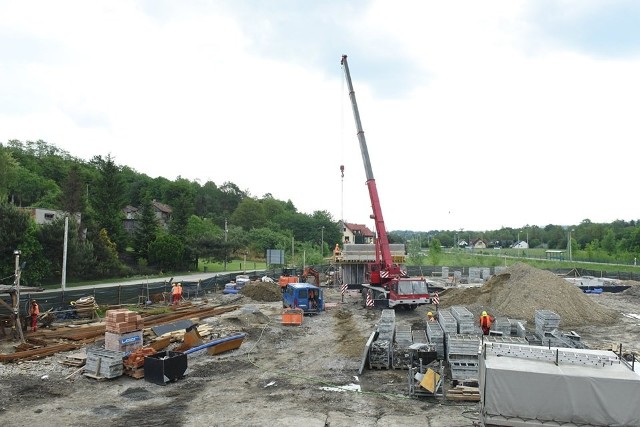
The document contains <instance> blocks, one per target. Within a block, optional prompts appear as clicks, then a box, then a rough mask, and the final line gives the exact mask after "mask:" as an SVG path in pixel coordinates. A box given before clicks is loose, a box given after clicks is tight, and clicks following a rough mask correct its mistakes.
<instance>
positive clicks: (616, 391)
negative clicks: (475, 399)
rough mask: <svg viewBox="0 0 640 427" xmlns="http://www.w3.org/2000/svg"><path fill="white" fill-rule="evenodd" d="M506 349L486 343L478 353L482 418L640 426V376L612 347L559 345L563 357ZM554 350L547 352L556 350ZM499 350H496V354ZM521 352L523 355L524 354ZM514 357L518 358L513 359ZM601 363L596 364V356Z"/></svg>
mask: <svg viewBox="0 0 640 427" xmlns="http://www.w3.org/2000/svg"><path fill="white" fill-rule="evenodd" d="M509 347H510V348H511V349H512V350H513V351H512V352H511V353H510V355H509V356H505V355H501V356H498V355H497V354H504V351H501V352H498V351H495V350H492V347H491V345H488V346H487V348H486V351H485V352H483V354H482V355H481V356H480V378H479V386H480V398H481V418H482V419H483V421H484V423H485V424H492V425H501V426H529V425H541V422H544V421H555V422H557V423H560V424H561V425H563V424H562V423H572V424H576V425H594V426H640V405H639V404H638V399H639V397H640V375H639V374H638V373H637V372H633V371H632V370H631V369H629V367H628V366H625V365H624V364H623V363H622V362H620V361H617V357H616V354H615V353H613V352H611V351H600V350H580V349H559V351H560V352H562V353H561V354H562V355H563V357H561V358H560V361H559V363H558V365H556V364H555V361H554V360H540V359H542V358H540V357H536V354H535V353H534V354H533V355H529V356H526V354H527V347H528V348H531V346H518V345H510V346H509ZM555 350H556V349H555V348H552V349H551V350H549V351H550V352H553V351H555ZM496 353H497V354H496ZM523 355H524V356H523ZM511 356H516V357H511ZM598 357H599V358H600V359H601V360H603V361H606V360H609V361H611V360H615V362H613V363H612V362H609V363H606V362H603V363H599V364H596V363H594V362H593V360H594V359H596V358H598Z"/></svg>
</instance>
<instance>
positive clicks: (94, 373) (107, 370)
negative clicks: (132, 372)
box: [83, 347, 124, 380]
mask: <svg viewBox="0 0 640 427" xmlns="http://www.w3.org/2000/svg"><path fill="white" fill-rule="evenodd" d="M123 368H124V365H123V364H122V353H121V352H119V351H111V350H105V349H102V348H96V347H90V348H87V359H86V363H85V365H84V372H83V373H84V375H85V376H87V377H90V378H95V379H99V380H100V379H108V378H116V377H119V376H121V375H122V371H123Z"/></svg>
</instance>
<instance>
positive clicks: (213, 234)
mask: <svg viewBox="0 0 640 427" xmlns="http://www.w3.org/2000/svg"><path fill="white" fill-rule="evenodd" d="M186 241H187V246H188V247H189V248H190V249H191V251H192V254H193V256H194V257H195V260H196V261H197V260H199V259H200V258H206V259H212V258H215V254H216V252H219V251H220V246H221V245H222V244H223V243H224V232H223V231H222V229H221V228H220V227H218V226H217V225H216V224H215V223H214V222H213V221H212V220H209V219H202V218H199V217H197V216H196V215H192V216H191V218H189V223H188V224H187V239H186Z"/></svg>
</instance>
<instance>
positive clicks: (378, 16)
mask: <svg viewBox="0 0 640 427" xmlns="http://www.w3.org/2000/svg"><path fill="white" fill-rule="evenodd" d="M639 23H640V2H637V1H633V0H628V1H623V0H602V1H600V0H598V1H592V0H567V1H562V0H554V1H551V0H535V1H517V0H505V1H487V2H481V1H477V0H472V1H427V0H421V1H402V0H393V1H391V0H388V1H387V0H379V1H374V0H372V1H369V0H361V1H345V0H335V1H334V0H327V1H303V0H298V1H294V0H281V1H275V0H274V1H257V0H256V1H248V0H247V1H243V0H228V1H224V0H219V1H205V0H200V1H196V0H181V1H168V0H165V1H162V0H149V1H120V0H109V1H84V0H80V1H65V0H58V1H50V0H44V1H29V0H20V1H18V0H16V1H5V0H0V142H2V143H3V144H4V143H6V142H7V141H8V140H10V139H18V140H20V141H27V140H33V141H35V140H38V139H42V140H44V141H46V142H48V143H50V144H53V145H56V146H57V147H59V148H61V149H63V150H65V151H67V152H69V153H70V154H71V155H72V156H75V157H79V158H81V159H85V160H89V159H90V158H91V157H93V156H95V155H101V156H103V157H104V156H106V155H109V154H110V155H111V156H112V157H113V158H114V160H115V162H116V163H117V164H119V165H127V166H129V167H131V168H133V169H135V170H136V171H138V172H140V173H144V174H147V175H149V176H151V177H158V176H164V177H166V178H168V179H171V180H174V179H176V178H177V177H178V176H180V177H183V178H186V179H189V180H192V181H193V180H197V181H199V182H200V183H201V184H204V183H205V182H207V181H213V182H215V183H216V184H217V185H219V186H220V185H222V184H223V183H224V182H227V181H230V182H233V183H235V184H236V185H238V187H240V189H242V190H247V191H248V192H249V193H250V194H251V195H252V196H254V197H258V198H259V197H262V196H263V195H264V194H266V193H271V194H272V195H273V197H275V198H277V199H280V200H291V201H292V202H293V203H294V204H295V206H296V207H297V208H298V210H299V211H300V212H305V213H312V212H313V211H315V210H326V211H328V212H330V213H331V214H332V215H333V218H334V219H335V220H339V219H344V220H345V221H347V222H354V223H360V224H366V225H368V226H369V227H370V228H372V229H374V224H373V221H372V220H370V219H369V215H370V213H371V204H370V201H369V194H368V191H367V187H366V185H365V181H366V177H365V172H364V166H363V161H362V156H361V153H360V147H359V144H358V139H357V136H356V129H355V123H354V119H353V115H352V112H351V104H350V102H349V98H348V93H347V88H346V84H345V79H344V74H343V70H342V68H341V66H340V58H341V56H342V54H347V55H348V61H349V68H350V71H351V77H352V80H353V84H354V89H355V94H356V98H357V102H358V107H359V110H360V115H361V119H362V125H363V128H364V131H365V136H366V141H367V145H368V149H369V156H370V159H371V164H372V168H373V174H374V177H375V180H376V184H377V187H378V192H379V195H380V200H381V204H382V211H383V214H384V218H385V222H386V225H387V229H388V230H401V229H407V230H415V231H428V230H442V229H448V230H453V229H456V230H459V229H464V230H477V231H481V230H493V229H497V228H500V227H503V226H504V227H513V228H519V227H523V226H525V225H538V226H542V227H543V226H545V225H547V224H557V225H574V224H579V223H580V222H581V221H582V220H584V219H590V220H591V221H592V222H611V221H614V220H617V219H621V220H635V219H638V218H640V215H638V210H637V209H638V206H639V205H640V203H639V202H638V200H637V198H638V169H639V168H638V151H639V149H638V142H639V135H640V125H639V123H640V122H639V120H640V24H639ZM340 165H344V167H345V173H344V178H342V177H341V175H340Z"/></svg>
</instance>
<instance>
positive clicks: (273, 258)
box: [267, 249, 284, 265]
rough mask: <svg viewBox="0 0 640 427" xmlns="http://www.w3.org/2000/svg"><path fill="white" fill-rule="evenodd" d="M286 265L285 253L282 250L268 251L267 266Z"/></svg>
mask: <svg viewBox="0 0 640 427" xmlns="http://www.w3.org/2000/svg"><path fill="white" fill-rule="evenodd" d="M273 264H276V265H284V251H283V250H282V249H267V265H273Z"/></svg>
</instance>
